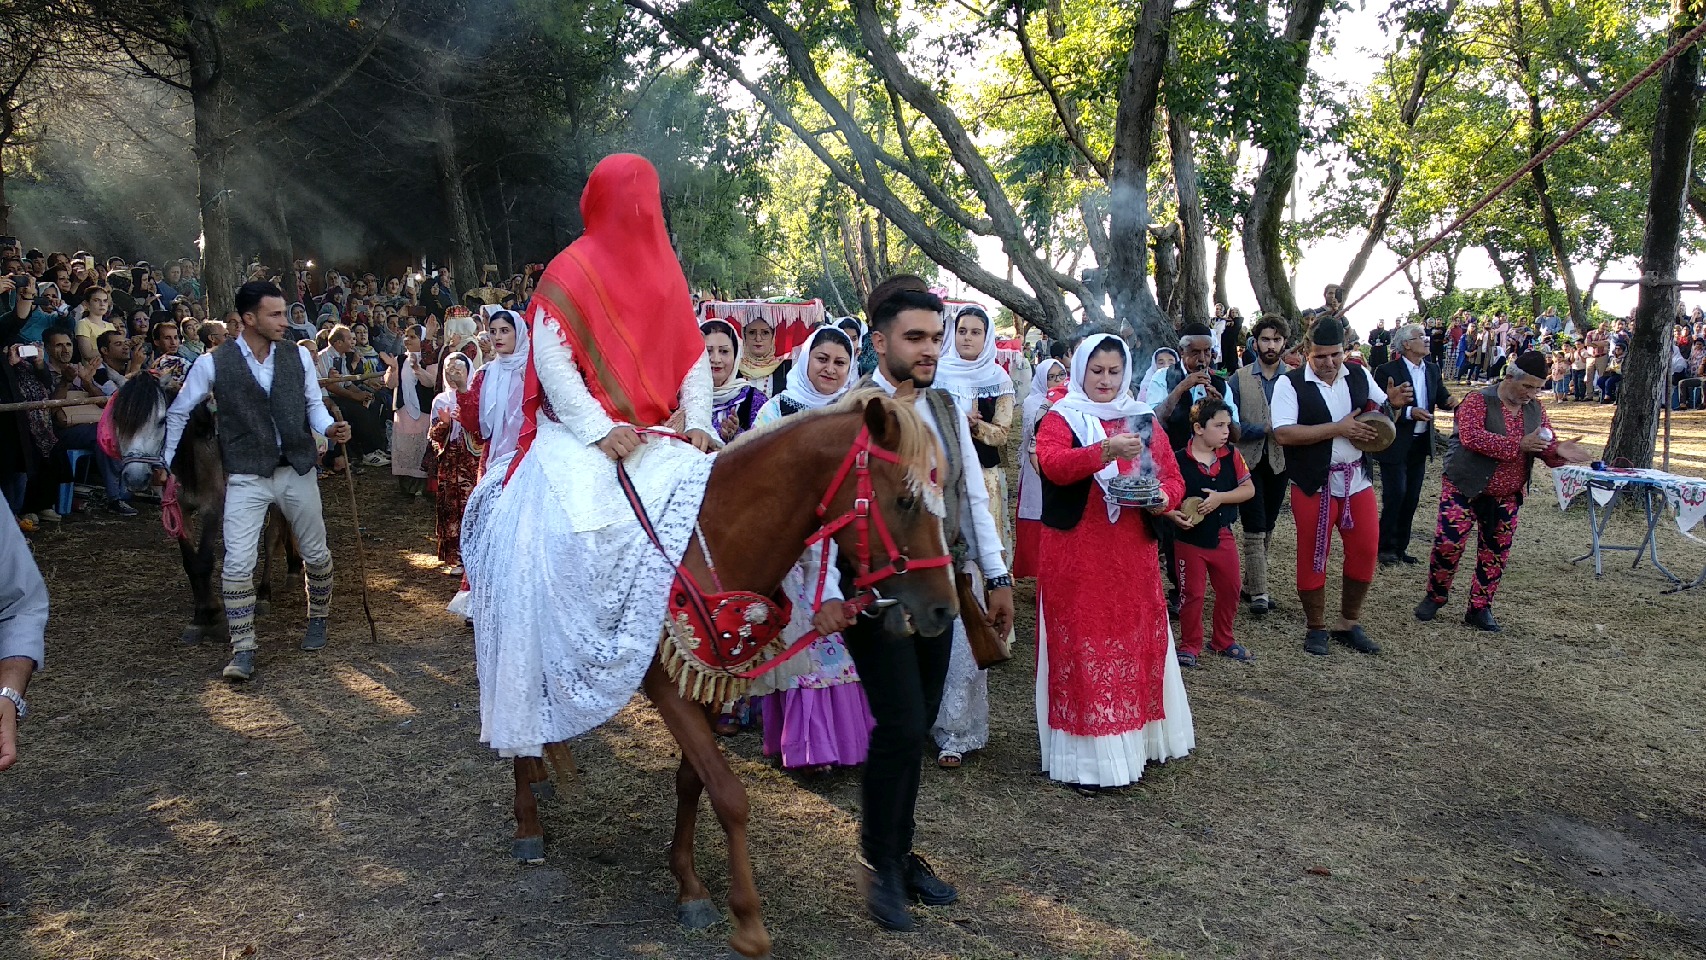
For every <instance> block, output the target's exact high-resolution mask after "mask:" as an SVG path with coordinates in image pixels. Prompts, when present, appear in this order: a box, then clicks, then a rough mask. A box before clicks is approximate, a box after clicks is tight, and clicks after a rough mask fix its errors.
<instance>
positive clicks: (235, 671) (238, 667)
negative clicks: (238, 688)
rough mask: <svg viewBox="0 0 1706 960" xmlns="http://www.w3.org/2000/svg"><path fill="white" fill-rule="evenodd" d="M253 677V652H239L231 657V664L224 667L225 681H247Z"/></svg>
mask: <svg viewBox="0 0 1706 960" xmlns="http://www.w3.org/2000/svg"><path fill="white" fill-rule="evenodd" d="M254 675H255V651H253V650H239V651H237V652H236V653H234V654H232V655H231V662H230V663H228V664H226V665H225V679H227V680H238V681H242V680H247V679H249V678H250V677H253V676H254Z"/></svg>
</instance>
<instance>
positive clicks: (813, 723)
mask: <svg viewBox="0 0 1706 960" xmlns="http://www.w3.org/2000/svg"><path fill="white" fill-rule="evenodd" d="M759 704H760V707H761V709H762V710H763V711H764V713H763V718H764V755H765V756H767V757H774V756H777V755H780V756H781V757H782V766H783V768H784V769H788V770H792V769H795V768H797V767H819V766H840V767H854V766H858V765H859V764H861V763H864V762H865V755H866V754H867V753H868V752H869V751H870V747H871V730H872V729H874V728H875V727H876V725H877V721H876V720H874V719H872V717H871V707H870V705H869V704H868V703H866V702H865V688H864V687H863V686H862V685H860V684H857V683H841V684H836V685H835V686H833V687H822V688H814V687H807V688H802V689H796V690H784V691H781V692H779V693H772V694H767V695H765V696H763V697H760V698H759Z"/></svg>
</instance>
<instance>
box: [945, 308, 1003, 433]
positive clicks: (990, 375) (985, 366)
mask: <svg viewBox="0 0 1706 960" xmlns="http://www.w3.org/2000/svg"><path fill="white" fill-rule="evenodd" d="M981 312H982V311H981V310H979V309H977V308H973V307H961V308H960V312H959V313H958V314H956V315H955V316H954V323H953V324H952V325H950V326H949V328H948V330H947V334H948V341H949V344H950V346H951V345H952V343H953V340H954V327H957V326H958V325H959V321H960V317H962V316H964V315H966V314H968V313H981ZM983 333H984V336H983V350H982V351H980V352H979V353H978V355H977V359H975V360H964V359H961V357H960V353H959V351H958V350H954V349H949V350H946V351H943V353H942V359H941V360H939V361H937V364H936V383H935V384H934V385H935V386H938V387H941V388H942V389H943V390H946V391H948V392H949V393H951V394H953V396H954V400H955V401H956V403H957V405H958V406H959V408H960V412H961V413H970V412H971V411H972V410H974V409H976V407H977V402H978V401H979V400H981V399H983V398H985V397H999V396H1001V395H1002V394H1007V393H1014V392H1015V391H1014V389H1013V375H1012V374H1010V373H1008V372H1007V371H1005V370H1003V369H1001V366H1000V364H997V363H996V362H995V325H994V324H993V323H991V322H990V321H989V318H988V317H987V316H985V317H983Z"/></svg>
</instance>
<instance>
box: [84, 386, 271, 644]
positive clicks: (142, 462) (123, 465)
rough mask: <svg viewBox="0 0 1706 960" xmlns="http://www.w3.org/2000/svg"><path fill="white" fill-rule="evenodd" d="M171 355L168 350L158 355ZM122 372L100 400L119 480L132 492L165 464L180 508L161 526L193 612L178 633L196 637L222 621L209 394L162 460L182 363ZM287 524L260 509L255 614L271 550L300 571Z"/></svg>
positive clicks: (216, 466)
mask: <svg viewBox="0 0 1706 960" xmlns="http://www.w3.org/2000/svg"><path fill="white" fill-rule="evenodd" d="M164 359H171V360H177V359H178V358H176V357H171V358H164ZM157 366H159V369H151V370H148V371H145V372H144V373H140V374H138V375H136V376H134V377H131V378H130V379H129V380H126V381H125V383H124V386H122V387H120V388H119V390H118V392H117V393H115V394H114V395H113V398H112V401H111V402H110V403H109V404H108V410H107V416H108V417H109V418H110V423H111V426H112V433H113V439H114V441H115V443H116V445H117V447H118V460H119V463H120V469H121V471H122V473H123V476H124V483H125V485H126V486H127V487H129V488H130V489H131V491H132V492H138V493H139V492H141V491H143V490H146V489H147V488H148V486H149V484H150V483H151V482H152V480H153V478H154V473H155V471H156V470H169V471H170V472H171V474H172V479H173V480H174V481H175V482H176V493H177V497H176V503H177V506H178V507H179V508H180V509H181V510H182V511H183V523H182V524H181V525H178V526H177V527H176V528H175V529H174V527H173V525H172V524H171V523H170V522H168V524H167V530H168V531H169V532H170V533H171V534H172V535H173V537H174V538H175V539H176V540H177V541H178V549H179V550H180V551H181V552H182V554H183V560H184V573H185V574H186V575H188V577H189V580H190V591H191V593H192V594H193V595H194V597H195V613H194V615H193V616H192V618H191V620H190V623H189V625H188V626H186V627H185V628H184V631H183V633H182V634H181V635H180V639H181V640H182V641H183V642H184V643H190V644H194V643H200V642H201V640H202V638H203V637H205V636H207V635H209V634H210V633H217V632H218V631H219V630H221V629H223V627H224V623H225V617H224V611H225V608H224V603H223V602H222V601H221V599H220V591H219V584H218V583H216V582H215V581H214V545H215V544H216V543H217V542H218V540H219V537H220V534H221V530H222V526H223V520H224V516H225V461H224V458H223V455H222V453H221V451H220V447H219V433H218V431H217V429H216V427H215V423H214V416H213V409H212V406H211V404H212V402H213V401H212V400H209V401H207V402H204V403H202V404H200V405H198V406H197V407H196V408H195V410H194V411H193V412H191V414H190V419H189V423H187V424H186V425H185V426H184V434H183V437H181V438H180V439H179V442H178V450H177V453H176V455H175V456H174V457H173V458H172V463H170V464H168V463H166V461H165V458H164V452H165V449H166V411H167V410H168V409H170V408H171V406H172V400H173V398H175V397H176V396H177V391H178V387H179V386H181V385H182V382H183V374H184V373H185V372H186V371H187V369H188V365H187V364H185V363H184V362H183V361H181V360H178V363H177V364H176V365H165V366H161V365H157ZM162 507H163V509H165V510H166V511H167V512H168V514H169V512H170V510H171V507H172V497H171V496H170V494H169V493H168V496H167V497H166V499H165V500H164V501H163V502H162ZM289 529H290V526H289V524H287V523H286V522H285V520H284V515H283V514H281V513H279V512H278V510H277V508H274V509H273V510H271V511H270V512H269V513H268V515H267V523H266V532H265V534H264V540H263V541H262V550H261V571H260V582H259V583H258V584H257V585H256V607H255V612H256V614H257V615H265V614H267V613H269V612H271V609H272V584H271V581H272V576H271V574H272V557H273V553H274V551H277V550H282V551H283V553H284V556H285V568H286V570H287V571H288V572H289V573H290V574H291V575H292V576H299V575H300V574H301V571H302V558H301V556H300V555H298V553H297V550H296V541H295V540H294V539H293V538H292V537H291V536H290V535H289V533H288V531H289Z"/></svg>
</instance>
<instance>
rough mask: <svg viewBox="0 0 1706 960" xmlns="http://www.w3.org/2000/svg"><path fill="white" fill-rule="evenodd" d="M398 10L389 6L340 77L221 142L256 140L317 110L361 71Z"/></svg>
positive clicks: (235, 131) (395, 5)
mask: <svg viewBox="0 0 1706 960" xmlns="http://www.w3.org/2000/svg"><path fill="white" fill-rule="evenodd" d="M399 9H400V7H399V6H398V5H397V4H393V5H392V6H391V12H390V13H388V14H386V15H385V19H384V20H383V21H381V22H380V24H379V29H377V30H375V31H373V36H372V37H370V38H369V39H368V41H367V45H366V46H364V47H362V48H361V50H360V51H359V52H358V53H357V54H356V55H355V57H354V59H352V60H351V61H350V63H349V66H347V67H345V68H344V70H343V72H342V73H340V74H338V75H337V76H335V77H333V78H332V79H331V80H329V81H327V82H326V83H325V84H324V85H323V86H321V87H320V89H318V90H316V91H314V92H313V93H312V94H310V95H309V96H308V97H306V98H305V99H303V100H302V101H301V102H299V103H297V104H296V105H295V106H292V107H289V108H288V109H285V110H280V111H279V112H277V113H275V114H273V115H272V116H270V117H267V118H266V119H264V120H261V121H259V122H257V123H255V124H252V125H251V126H249V127H246V128H238V129H236V130H233V131H231V132H230V133H228V134H226V135H225V137H224V138H223V141H222V142H223V143H224V144H227V145H228V144H230V143H231V142H232V141H234V140H236V139H237V138H238V137H258V136H260V135H262V134H264V133H267V132H269V131H272V130H276V129H278V128H279V127H281V126H283V125H285V124H287V123H289V122H290V121H292V120H295V119H296V118H297V117H300V116H302V115H303V114H306V113H307V112H308V111H310V110H312V109H314V108H315V107H317V106H319V105H320V103H321V101H323V100H325V99H326V98H327V97H329V96H331V95H332V94H333V93H334V92H336V91H337V89H338V88H339V87H341V86H343V85H344V84H345V83H346V82H347V81H348V80H349V78H351V77H353V76H355V74H356V71H358V70H360V69H361V65H362V64H363V63H365V62H366V61H367V58H368V57H370V56H372V55H373V51H374V50H375V49H377V48H378V47H379V43H380V41H382V40H384V39H385V35H386V34H387V33H389V32H390V29H391V21H392V20H394V19H396V17H397V11H398V10H399Z"/></svg>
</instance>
